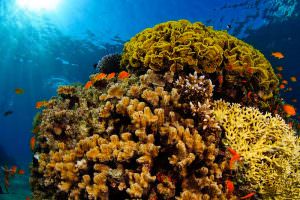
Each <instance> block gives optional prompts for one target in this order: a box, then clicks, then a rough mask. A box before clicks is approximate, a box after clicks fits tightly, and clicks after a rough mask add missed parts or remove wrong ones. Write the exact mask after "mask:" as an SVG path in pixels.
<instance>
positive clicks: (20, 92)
mask: <svg viewBox="0 0 300 200" xmlns="http://www.w3.org/2000/svg"><path fill="white" fill-rule="evenodd" d="M15 93H16V94H24V90H23V89H22V88H16V89H15Z"/></svg>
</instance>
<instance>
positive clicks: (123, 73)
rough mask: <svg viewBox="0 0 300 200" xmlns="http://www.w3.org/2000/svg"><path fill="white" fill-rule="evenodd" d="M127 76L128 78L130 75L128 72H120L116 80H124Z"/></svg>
mask: <svg viewBox="0 0 300 200" xmlns="http://www.w3.org/2000/svg"><path fill="white" fill-rule="evenodd" d="M129 76H130V74H129V73H128V72H125V71H121V72H120V73H119V76H118V78H119V79H125V78H128V77H129Z"/></svg>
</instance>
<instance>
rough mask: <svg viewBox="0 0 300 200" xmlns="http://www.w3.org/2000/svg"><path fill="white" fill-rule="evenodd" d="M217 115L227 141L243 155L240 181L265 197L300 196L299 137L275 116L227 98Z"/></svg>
mask: <svg viewBox="0 0 300 200" xmlns="http://www.w3.org/2000/svg"><path fill="white" fill-rule="evenodd" d="M214 114H215V116H216V119H217V121H218V122H219V123H220V125H221V126H222V128H223V129H224V131H225V139H226V140H225V141H224V142H225V143H226V144H227V145H228V146H230V147H231V148H233V149H235V150H236V151H237V152H238V153H239V154H240V155H241V157H242V162H241V163H239V165H238V169H239V173H238V179H239V180H238V181H239V182H240V183H241V184H242V185H246V186H247V187H245V188H248V190H249V189H250V190H253V191H257V193H259V194H260V195H261V196H262V198H263V199H299V198H300V187H299V186H300V185H299V184H300V139H299V137H296V136H295V132H294V131H293V130H292V129H291V128H290V127H289V126H288V125H287V124H286V123H285V122H284V120H283V119H282V118H281V117H279V116H278V115H276V116H275V117H272V116H271V114H270V113H267V114H262V113H261V112H260V111H259V110H258V109H256V108H251V107H241V106H240V105H239V104H231V105H230V104H229V103H226V102H224V101H216V102H215V103H214Z"/></svg>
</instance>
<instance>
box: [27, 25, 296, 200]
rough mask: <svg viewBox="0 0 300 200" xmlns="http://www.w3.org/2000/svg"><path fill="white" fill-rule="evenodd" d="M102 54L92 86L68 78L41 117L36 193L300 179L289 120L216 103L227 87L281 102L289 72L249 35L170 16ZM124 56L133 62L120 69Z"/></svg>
mask: <svg viewBox="0 0 300 200" xmlns="http://www.w3.org/2000/svg"><path fill="white" fill-rule="evenodd" d="M103 62H104V61H103ZM100 63H101V62H100ZM99 66H104V67H101V69H100V73H98V74H93V75H91V76H90V80H89V81H88V82H87V84H86V85H85V86H84V87H82V86H80V85H73V86H63V87H60V88H58V90H57V94H58V95H57V96H56V97H53V98H51V99H50V100H49V101H48V102H47V103H45V106H44V109H43V110H42V112H41V114H40V115H39V118H38V121H37V122H36V123H34V129H36V130H37V131H35V132H36V136H35V137H36V145H35V148H34V149H33V151H34V152H33V153H34V159H33V164H32V169H31V172H32V175H31V179H30V182H31V186H32V190H33V197H34V199H59V200H63V199H75V200H76V199H151V200H156V199H182V200H186V199H188V200H198V199H207V200H208V199H213V200H217V199H218V200H222V199H223V200H225V199H231V200H234V199H238V198H239V197H241V196H244V195H247V194H248V193H250V192H257V195H260V196H263V197H265V196H266V197H268V195H270V193H271V192H274V191H275V189H276V188H280V189H282V190H281V191H279V192H280V194H282V195H285V194H287V193H288V192H291V193H292V194H295V192H297V191H298V189H297V188H296V187H294V184H295V186H296V184H297V182H293V181H295V180H299V172H298V171H297V170H298V168H297V167H296V165H297V164H299V161H297V158H298V159H299V148H298V147H299V142H298V140H297V141H296V140H295V137H294V136H293V131H292V130H291V129H289V128H287V127H286V125H285V124H284V121H282V120H281V119H280V118H279V117H278V116H277V117H275V118H272V117H271V116H270V115H262V114H260V113H259V111H258V110H256V109H255V108H251V109H250V110H251V111H250V110H248V108H245V109H244V110H243V109H241V110H243V112H244V113H240V112H238V111H239V109H238V108H240V107H238V108H236V109H235V112H233V111H229V106H228V105H227V104H226V103H224V102H223V101H217V102H215V103H214V99H218V98H221V97H223V98H224V99H226V100H231V101H232V102H240V103H241V104H243V105H253V106H255V107H258V108H259V109H261V110H271V111H273V112H275V111H276V110H277V107H278V105H279V103H280V101H279V97H278V95H277V94H278V89H277V88H276V87H277V84H278V80H277V78H276V76H275V75H274V72H273V70H272V68H271V65H270V64H269V62H268V61H267V60H266V59H265V58H264V56H263V55H262V54H261V53H260V52H259V51H257V50H255V49H254V48H253V47H251V46H250V45H248V44H245V43H244V42H242V41H240V40H238V39H236V38H234V37H232V36H230V35H228V34H227V33H226V32H223V31H214V30H213V29H212V28H211V27H205V26H204V25H202V24H201V23H194V24H191V23H190V22H188V21H186V20H180V21H178V22H173V21H171V22H167V23H163V24H159V25H157V26H155V27H154V28H151V29H146V30H144V31H143V32H141V33H139V34H137V35H136V36H135V37H133V38H132V39H131V40H130V42H128V43H126V44H125V47H124V53H123V55H122V61H121V66H119V65H118V64H117V62H116V63H115V64H114V65H113V66H111V67H109V68H107V70H108V71H105V70H104V69H105V68H106V67H108V65H106V64H100V65H99ZM125 67H126V69H127V71H128V72H129V73H128V72H126V71H122V72H120V69H122V68H123V69H125ZM118 72H120V73H118ZM108 73H109V74H108ZM116 73H118V75H116ZM234 105H235V104H234ZM226 106H227V107H226ZM227 108H228V109H227ZM222 109H223V110H224V112H223V110H222ZM242 114H245V115H247V116H245V117H244V118H241V119H240V118H239V117H240V116H242ZM248 115H249V116H248ZM231 118H234V120H235V121H232V122H231V121H229V122H230V123H232V124H226V123H229V122H228V119H231ZM246 119H247V120H246ZM226 120H227V121H226ZM243 120H246V122H245V123H248V124H246V125H247V126H246V125H245V132H243V131H244V129H243V128H244V127H243V126H241V124H243ZM264 120H265V121H264ZM276 120H277V121H276ZM249 124H250V125H249ZM248 126H249V127H248ZM247 131H248V132H249V136H248V135H247V134H248V132H247ZM266 131H270V133H265V132H266ZM234 134H236V135H234ZM243 134H245V135H244V136H243V137H245V138H242V139H241V141H239V137H240V135H243ZM280 134H282V135H280ZM250 136H251V138H250ZM225 139H226V140H225ZM259 144H261V145H266V146H259ZM227 145H230V147H232V148H233V149H235V150H236V151H237V152H238V153H240V155H241V156H239V154H237V153H236V152H235V151H234V150H232V152H231V153H233V154H235V153H236V155H235V157H234V159H236V160H234V161H236V162H233V159H232V158H231V159H230V161H229V159H228V154H226V146H227ZM247 145H248V146H247ZM246 147H247V148H248V149H243V148H246ZM273 147H274V148H273ZM250 150H251V151H250ZM297 150H298V152H297ZM272 152H277V153H276V154H272ZM279 153H282V155H279ZM297 153H298V154H297ZM259 156H260V157H259ZM283 156H287V159H286V160H282V159H283ZM297 156H298V157H297ZM273 161H274V162H273ZM268 162H269V163H268ZM280 162H282V165H281V163H280ZM288 162H290V163H288ZM270 163H271V164H270ZM233 164H235V165H234V167H232V165H233ZM236 166H238V167H237V169H239V171H236V170H235V169H236ZM249 167H250V168H249ZM267 167H269V169H267ZM283 167H287V168H283ZM255 170H256V171H255ZM264 170H266V171H267V172H268V176H269V177H268V178H267V179H266V180H263V178H264V176H263V174H261V173H262V172H263V171H264ZM268 170H269V171H268ZM276 170H277V171H276ZM280 170H281V172H282V174H283V176H282V175H281V174H279V171H280ZM293 170H294V171H293ZM260 176H261V177H260ZM277 177H278V179H280V181H279V182H280V183H279V182H278V183H275V182H274V181H273V180H276V179H277ZM284 180H286V182H285V183H282V182H284ZM231 181H235V182H234V183H233V182H231ZM259 181H261V183H260V182H259ZM272 181H273V182H272ZM228 183H230V185H228ZM268 184H273V186H268ZM280 184H282V185H284V186H286V187H287V188H283V187H280ZM289 184H290V185H292V186H290V185H289ZM298 184H299V182H298ZM234 185H235V186H236V187H237V189H236V190H234ZM250 194H251V193H250ZM252 194H253V193H252ZM252 194H251V195H252ZM275 194H276V193H275ZM275 194H274V195H275ZM274 195H273V196H274ZM273 196H272V197H273ZM294 196H295V197H296V195H294Z"/></svg>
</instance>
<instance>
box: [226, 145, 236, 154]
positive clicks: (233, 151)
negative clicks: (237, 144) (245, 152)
mask: <svg viewBox="0 0 300 200" xmlns="http://www.w3.org/2000/svg"><path fill="white" fill-rule="evenodd" d="M227 150H228V151H229V152H230V153H231V155H232V156H236V155H238V153H237V152H236V151H235V150H234V149H233V148H230V147H228V148H227Z"/></svg>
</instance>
